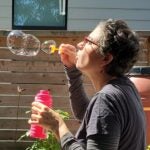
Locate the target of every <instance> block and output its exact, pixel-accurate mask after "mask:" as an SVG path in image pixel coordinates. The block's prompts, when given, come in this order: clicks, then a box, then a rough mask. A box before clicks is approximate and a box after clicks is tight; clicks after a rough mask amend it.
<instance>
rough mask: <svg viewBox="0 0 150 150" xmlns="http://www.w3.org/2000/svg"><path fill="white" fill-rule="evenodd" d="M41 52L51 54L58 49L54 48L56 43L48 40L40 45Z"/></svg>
mask: <svg viewBox="0 0 150 150" xmlns="http://www.w3.org/2000/svg"><path fill="white" fill-rule="evenodd" d="M41 50H42V51H43V52H45V53H46V54H53V53H54V52H55V51H57V50H58V48H56V42H55V41H54V40H48V41H44V42H43V43H42V45H41Z"/></svg>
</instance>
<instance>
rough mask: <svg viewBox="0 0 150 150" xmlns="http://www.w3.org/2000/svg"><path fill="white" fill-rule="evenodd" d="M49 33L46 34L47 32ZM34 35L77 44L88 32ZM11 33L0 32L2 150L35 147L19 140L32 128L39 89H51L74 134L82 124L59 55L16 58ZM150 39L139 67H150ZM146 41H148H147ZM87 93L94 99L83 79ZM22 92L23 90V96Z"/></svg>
mask: <svg viewBox="0 0 150 150" xmlns="http://www.w3.org/2000/svg"><path fill="white" fill-rule="evenodd" d="M46 32H47V31H46ZM46 32H40V31H39V32H31V33H32V34H34V35H35V36H37V37H38V38H39V39H40V41H41V42H43V41H45V40H49V39H53V40H55V41H56V43H57V45H59V44H60V43H72V44H74V45H75V44H77V43H78V42H79V41H80V40H82V38H83V37H84V36H85V35H87V34H88V33H87V32H47V33H46ZM7 34H8V32H7V31H1V32H0V149H1V150H8V149H11V150H20V149H22V150H23V149H25V148H26V147H27V146H28V145H31V144H32V140H31V139H25V140H22V141H20V142H18V141H17V139H18V138H19V137H20V136H21V135H22V134H24V133H25V132H26V131H27V130H28V129H29V125H28V123H27V120H28V119H29V114H26V111H28V110H30V106H31V103H32V101H33V100H34V96H35V94H36V93H37V92H38V91H39V90H40V89H50V90H51V93H52V95H53V101H54V104H53V107H54V109H62V110H64V111H67V112H69V113H70V115H71V118H70V119H69V120H68V121H66V122H67V125H68V127H69V128H70V130H71V131H72V132H73V133H75V132H76V129H77V128H78V127H79V122H78V121H77V120H75V118H74V116H73V114H72V112H71V109H70V106H69V93H68V86H67V80H66V77H65V74H64V70H63V65H62V63H61V62H60V58H59V55H58V54H54V55H47V54H45V53H44V52H42V51H40V52H39V54H38V55H37V56H36V57H24V56H16V55H14V54H12V53H11V52H10V51H9V50H8V48H7V46H6V37H7ZM147 39H148V38H147V37H142V38H141V42H142V43H144V44H143V45H144V46H143V51H142V53H141V55H140V58H139V62H138V63H137V65H147V66H148V65H150V54H149V51H148V49H147V47H145V43H146V42H147V41H148V40H147ZM145 41H146V42H145ZM84 85H85V89H86V91H87V92H88V93H89V96H91V95H92V94H93V93H94V90H93V88H92V86H91V84H90V82H89V81H88V79H86V78H84ZM18 88H19V89H23V91H22V92H21V93H20V92H18Z"/></svg>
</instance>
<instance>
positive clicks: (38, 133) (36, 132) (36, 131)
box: [29, 90, 52, 139]
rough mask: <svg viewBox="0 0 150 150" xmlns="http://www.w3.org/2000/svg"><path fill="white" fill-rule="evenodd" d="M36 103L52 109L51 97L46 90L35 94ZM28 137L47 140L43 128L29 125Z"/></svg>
mask: <svg viewBox="0 0 150 150" xmlns="http://www.w3.org/2000/svg"><path fill="white" fill-rule="evenodd" d="M34 101H36V102H40V103H42V104H44V105H46V106H48V107H50V108H51V107H52V96H51V94H50V92H49V91H48V90H40V91H39V93H37V94H36V96H35V100H34ZM29 135H30V137H32V138H38V139H45V138H47V133H46V131H45V129H43V127H41V126H38V125H35V124H31V127H30V130H29Z"/></svg>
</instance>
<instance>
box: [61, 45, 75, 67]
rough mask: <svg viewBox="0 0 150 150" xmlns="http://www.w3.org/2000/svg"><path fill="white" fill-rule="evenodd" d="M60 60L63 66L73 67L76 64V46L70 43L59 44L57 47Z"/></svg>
mask: <svg viewBox="0 0 150 150" xmlns="http://www.w3.org/2000/svg"><path fill="white" fill-rule="evenodd" d="M59 50H60V57H61V61H62V62H63V64H64V65H65V66H67V67H68V68H69V67H73V66H75V64H76V48H75V47H74V46H73V45H70V44H61V45H60V47H59Z"/></svg>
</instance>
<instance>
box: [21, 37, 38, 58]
mask: <svg viewBox="0 0 150 150" xmlns="http://www.w3.org/2000/svg"><path fill="white" fill-rule="evenodd" d="M22 47H23V49H24V56H36V55H37V54H38V53H39V51H40V41H39V39H38V38H36V37H35V36H33V35H32V34H26V35H25V36H24V37H23V45H22Z"/></svg>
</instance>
